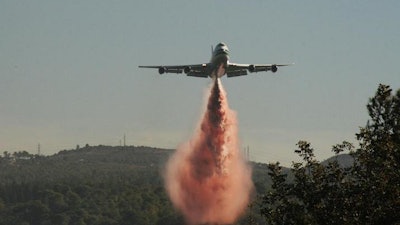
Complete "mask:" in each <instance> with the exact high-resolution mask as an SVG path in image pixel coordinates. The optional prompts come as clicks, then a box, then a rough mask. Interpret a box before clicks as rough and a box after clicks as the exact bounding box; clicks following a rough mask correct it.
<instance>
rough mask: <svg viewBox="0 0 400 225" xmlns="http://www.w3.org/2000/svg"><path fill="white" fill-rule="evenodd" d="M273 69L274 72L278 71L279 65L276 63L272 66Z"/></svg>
mask: <svg viewBox="0 0 400 225" xmlns="http://www.w3.org/2000/svg"><path fill="white" fill-rule="evenodd" d="M271 71H272V72H273V73H275V72H276V71H278V67H277V66H276V65H275V64H274V65H272V66H271Z"/></svg>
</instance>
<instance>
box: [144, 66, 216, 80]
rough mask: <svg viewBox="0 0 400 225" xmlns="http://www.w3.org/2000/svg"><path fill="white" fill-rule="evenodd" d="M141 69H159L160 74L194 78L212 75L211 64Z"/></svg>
mask: <svg viewBox="0 0 400 225" xmlns="http://www.w3.org/2000/svg"><path fill="white" fill-rule="evenodd" d="M139 68H151V69H158V73H159V74H163V73H182V72H184V73H185V74H186V75H187V76H192V77H208V76H210V74H211V69H210V64H209V63H203V64H192V65H176V66H139Z"/></svg>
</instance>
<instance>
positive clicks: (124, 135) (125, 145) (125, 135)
mask: <svg viewBox="0 0 400 225" xmlns="http://www.w3.org/2000/svg"><path fill="white" fill-rule="evenodd" d="M125 146H126V135H125V134H124V147H125Z"/></svg>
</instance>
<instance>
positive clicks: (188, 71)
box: [183, 66, 192, 74]
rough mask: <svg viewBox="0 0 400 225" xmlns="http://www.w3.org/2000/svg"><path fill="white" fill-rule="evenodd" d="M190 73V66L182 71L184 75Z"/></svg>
mask: <svg viewBox="0 0 400 225" xmlns="http://www.w3.org/2000/svg"><path fill="white" fill-rule="evenodd" d="M190 71H192V68H190V66H187V67H185V69H183V72H185V73H186V74H188V73H190Z"/></svg>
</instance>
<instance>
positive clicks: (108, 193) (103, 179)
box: [0, 145, 270, 225]
mask: <svg viewBox="0 0 400 225" xmlns="http://www.w3.org/2000/svg"><path fill="white" fill-rule="evenodd" d="M171 153H172V151H171V150H163V149H155V148H149V147H133V146H126V147H110V146H92V147H91V146H88V145H87V146H85V147H84V148H79V147H77V148H75V149H73V150H63V151H60V152H59V153H58V154H55V155H53V156H47V157H44V156H37V155H27V154H26V152H24V151H23V152H18V153H8V152H5V153H4V156H5V157H2V158H1V159H0V225H3V224H4V225H9V224H16V225H25V224H29V225H36V224H40V225H59V224H60V225H61V224H66V225H69V224H71V225H86V224H87V225H89V224H90V225H103V224H104V225H130V224H144V225H146V224H151V225H161V224H163V225H168V224H171V225H172V224H174V225H179V224H184V219H183V217H182V215H180V214H179V213H178V212H177V211H176V210H175V209H174V208H173V206H172V204H171V202H170V201H169V199H168V196H167V194H166V193H165V189H164V184H163V180H162V171H163V169H164V165H165V163H166V161H167V159H168V157H169V155H170V154H171ZM254 168H255V172H254V174H253V175H254V179H256V180H257V184H258V187H259V189H260V190H264V188H266V187H268V185H269V183H270V182H269V180H268V179H266V178H267V176H266V175H267V174H266V172H265V168H266V167H265V164H255V165H254ZM253 212H255V211H254V210H253ZM254 214H255V213H254ZM237 224H247V220H246V218H244V219H243V220H242V221H240V222H238V223H237Z"/></svg>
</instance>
